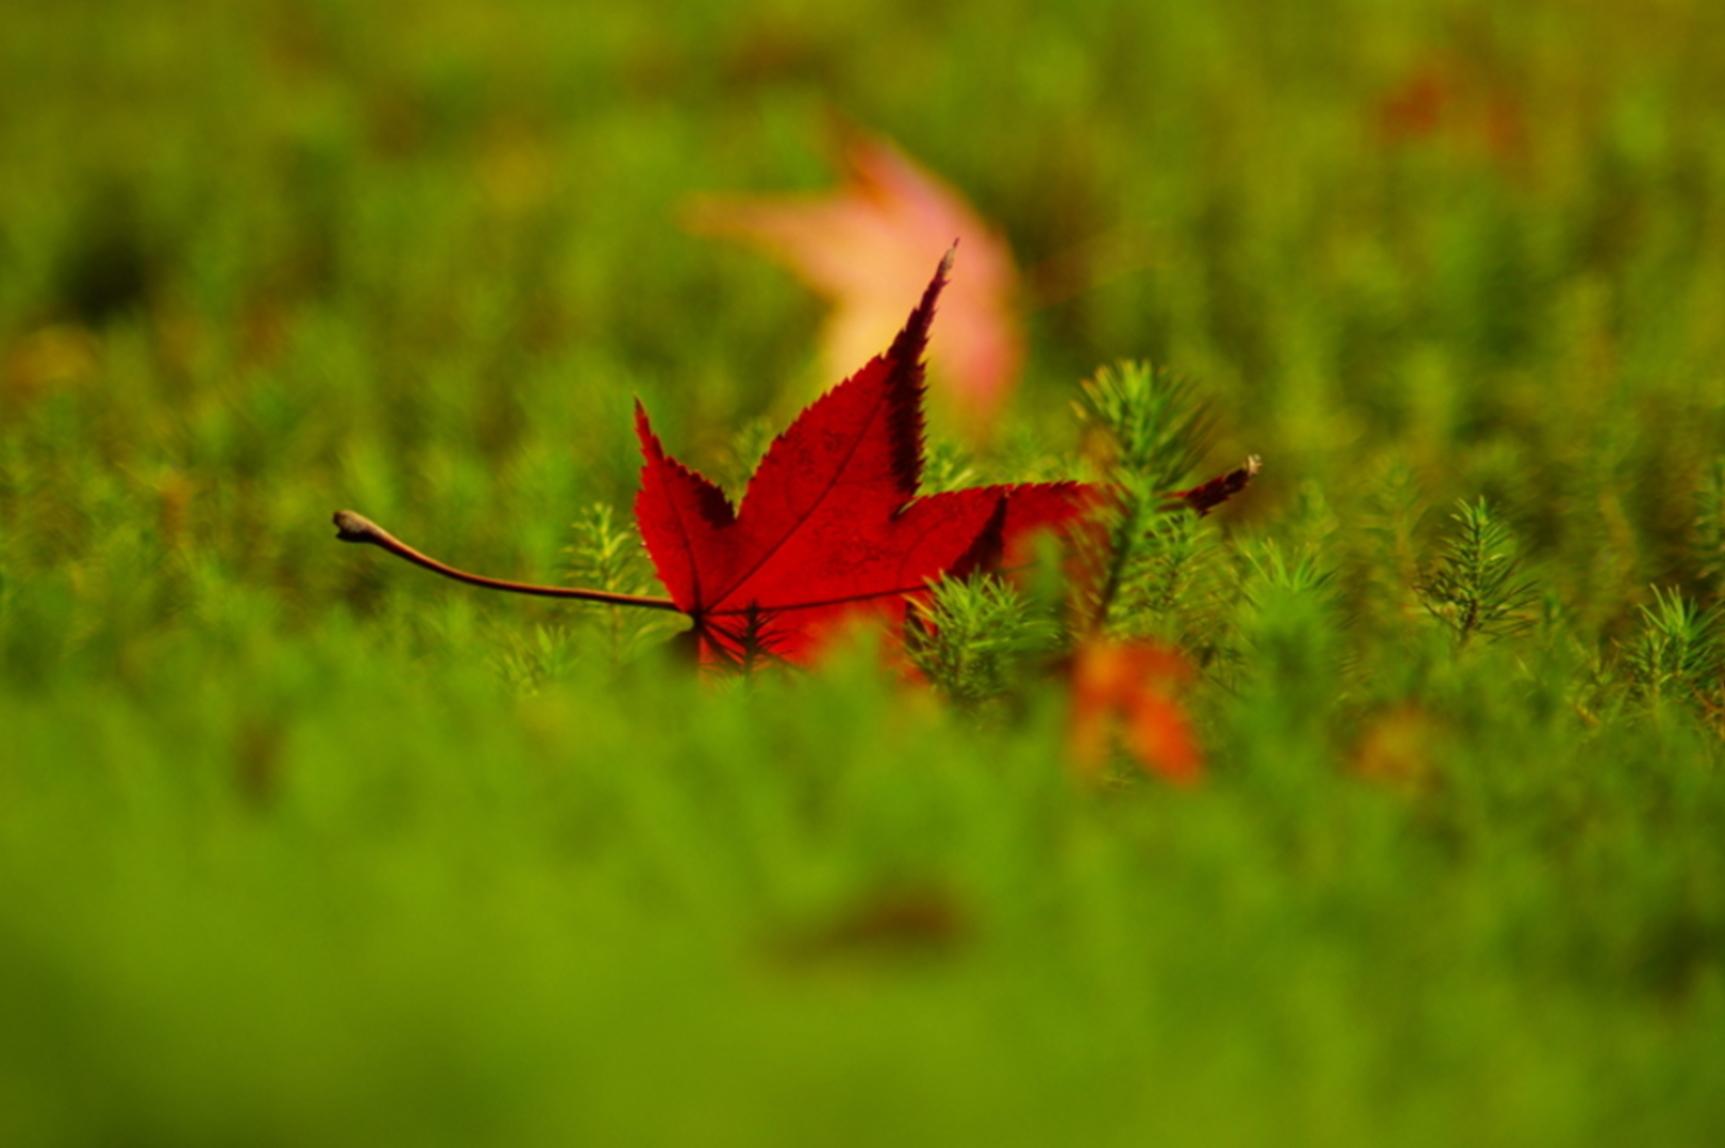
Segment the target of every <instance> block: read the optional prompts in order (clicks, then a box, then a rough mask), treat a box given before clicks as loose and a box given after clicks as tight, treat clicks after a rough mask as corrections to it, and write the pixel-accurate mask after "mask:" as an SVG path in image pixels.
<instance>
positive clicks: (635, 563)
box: [563, 502, 664, 665]
mask: <svg viewBox="0 0 1725 1148" xmlns="http://www.w3.org/2000/svg"><path fill="white" fill-rule="evenodd" d="M570 530H571V532H572V533H573V535H574V541H573V542H571V543H570V544H569V545H568V546H567V547H565V548H564V551H563V553H564V559H565V560H564V572H565V574H566V575H567V577H568V579H569V581H570V582H572V583H573V584H575V585H577V586H588V587H592V588H593V589H596V590H604V591H606V592H607V593H613V594H645V593H648V592H649V591H651V590H652V588H653V585H654V580H653V576H652V571H651V570H650V569H649V567H648V563H647V557H646V554H645V552H644V551H643V550H642V548H641V540H640V538H639V536H637V535H636V533H635V531H634V530H632V529H630V528H629V527H627V526H622V525H619V524H618V522H617V518H616V512H615V511H614V510H613V509H612V508H611V507H610V506H609V505H608V504H606V503H600V502H596V503H593V504H592V505H590V506H588V507H587V508H586V509H585V510H583V511H582V513H581V517H579V518H578V519H576V520H575V522H574V524H573V525H572V526H571V527H570ZM603 610H604V611H605V613H604V619H605V622H604V629H605V641H606V645H607V647H608V650H609V653H610V656H611V662H612V664H613V665H620V664H622V663H623V662H624V661H626V660H627V659H628V657H629V655H630V654H632V653H633V652H634V651H635V650H636V649H637V648H638V647H639V645H640V643H641V639H642V638H643V637H644V636H646V635H647V634H649V633H657V632H660V631H661V630H662V629H663V626H664V619H662V618H658V617H655V616H650V615H649V616H643V611H640V610H625V609H623V608H622V607H620V606H606V607H603Z"/></svg>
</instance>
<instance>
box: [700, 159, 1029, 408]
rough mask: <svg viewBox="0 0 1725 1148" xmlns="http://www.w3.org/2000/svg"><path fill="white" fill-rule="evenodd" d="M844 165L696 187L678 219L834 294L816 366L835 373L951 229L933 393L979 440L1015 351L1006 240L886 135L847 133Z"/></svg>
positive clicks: (892, 310) (919, 275)
mask: <svg viewBox="0 0 1725 1148" xmlns="http://www.w3.org/2000/svg"><path fill="white" fill-rule="evenodd" d="M845 164H846V167H847V169H848V171H847V173H846V180H845V182H844V183H843V184H841V185H839V186H838V187H837V188H835V189H833V190H832V191H830V192H826V193H823V194H819V195H778V196H750V197H728V196H727V197H717V196H714V197H703V198H700V199H698V200H696V201H695V202H693V203H692V204H691V206H690V210H689V214H688V219H687V221H688V225H689V227H690V229H691V230H693V231H696V232H698V233H702V234H710V235H722V236H726V237H730V238H734V239H739V240H742V241H743V242H745V243H748V244H750V245H752V246H755V247H758V248H760V249H761V250H762V251H764V252H765V253H766V254H767V255H769V256H770V257H772V258H773V259H775V260H777V261H778V262H780V263H783V264H784V265H785V266H786V267H788V268H789V269H790V270H791V271H792V272H794V273H795V274H796V275H797V277H798V278H800V279H802V281H803V282H804V283H806V284H808V286H809V287H810V288H811V289H812V290H814V291H815V292H816V293H818V294H820V295H823V296H825V297H826V298H827V299H829V300H831V301H832V303H833V311H832V314H831V316H830V317H829V319H828V321H827V327H826V331H825V333H824V335H823V338H822V357H823V363H822V370H823V372H824V375H825V376H826V377H838V378H842V377H844V376H846V375H848V374H850V373H851V372H852V371H854V370H855V369H856V368H857V367H858V366H860V365H861V364H863V363H865V362H867V361H868V360H869V357H870V356H871V355H873V354H874V352H875V351H876V350H877V349H879V348H880V347H881V346H883V345H885V344H886V343H887V342H889V341H890V340H891V339H892V336H893V333H894V332H895V331H897V330H898V328H899V325H900V324H901V323H902V322H903V321H904V300H905V299H906V298H907V297H908V298H914V297H915V296H916V294H917V292H918V291H920V290H921V288H922V284H923V282H924V280H926V279H927V277H928V268H929V265H930V263H931V262H933V261H937V260H939V259H940V257H941V254H942V253H943V252H945V251H946V250H947V249H948V248H949V247H951V246H952V244H953V241H954V240H957V241H958V266H957V269H956V272H955V274H954V275H953V279H952V285H951V287H949V288H948V290H947V293H946V297H945V298H944V299H943V300H942V302H941V321H940V324H939V326H938V327H937V328H936V329H935V332H934V336H933V339H932V340H931V342H930V344H929V352H928V357H929V366H930V377H931V381H932V383H933V386H932V387H931V392H932V393H933V394H934V395H935V397H936V402H937V403H938V404H940V405H943V406H945V407H946V408H947V409H948V411H949V413H950V414H952V415H953V416H954V418H955V422H956V424H957V426H958V427H959V428H960V429H961V430H963V431H964V432H965V433H966V434H967V435H969V436H970V437H971V438H973V439H975V440H978V441H980V440H983V439H986V438H987V437H988V434H989V432H990V430H991V429H992V428H993V425H994V422H995V419H996V418H997V417H998V415H999V413H1000V411H1001V408H1002V407H1003V406H1004V405H1005V403H1006V401H1007V399H1008V398H1010V397H1011V394H1012V388H1013V385H1014V384H1015V383H1016V382H1017V379H1018V372H1019V368H1020V366H1021V365H1022V363H1023V360H1024V336H1023V332H1022V330H1021V326H1020V318H1019V315H1020V310H1019V306H1020V305H1019V275H1018V268H1017V267H1016V266H1015V264H1014V263H1013V259H1012V252H1011V250H1010V249H1009V248H1008V247H1007V245H1006V241H1005V240H1004V239H1003V238H1002V237H1001V235H1000V233H999V232H997V231H996V230H995V229H994V228H992V227H990V226H989V225H988V224H987V223H986V222H984V221H983V219H982V218H981V216H979V215H978V214H977V213H976V211H975V209H973V208H972V207H971V206H970V205H969V204H968V203H966V202H965V200H964V198H963V197H962V196H961V195H959V193H958V192H957V191H955V190H954V189H953V188H952V187H950V186H949V185H948V184H946V183H944V182H943V181H941V180H940V179H938V178H936V177H935V176H933V175H931V174H930V173H928V172H927V171H925V170H923V169H922V168H921V167H918V166H917V165H916V164H915V163H913V162H911V160H910V159H908V158H907V157H906V156H905V155H904V154H903V153H902V152H900V151H899V150H898V149H897V148H895V147H894V146H892V145H891V144H889V143H887V142H886V141H884V140H881V139H877V138H873V137H868V136H863V135H856V136H855V137H853V138H852V139H851V141H850V143H849V145H848V147H847V148H846V152H845Z"/></svg>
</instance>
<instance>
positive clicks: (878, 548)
mask: <svg viewBox="0 0 1725 1148" xmlns="http://www.w3.org/2000/svg"><path fill="white" fill-rule="evenodd" d="M951 259H952V253H951V252H950V251H949V252H948V254H947V258H946V259H945V260H943V261H942V262H941V264H940V268H939V269H938V270H937V271H936V272H935V276H934V279H933V280H932V281H931V282H930V283H929V284H928V287H927V289H926V290H925V291H924V292H923V295H922V300H921V302H920V303H919V304H918V305H917V307H916V309H915V310H913V311H912V312H911V314H910V318H909V320H908V321H907V322H906V323H905V325H904V328H903V330H901V331H900V332H899V334H898V337H897V338H896V339H894V340H893V343H892V346H891V348H890V349H889V350H888V351H887V352H886V353H885V354H884V355H879V356H876V357H875V358H874V359H872V360H871V361H870V362H869V363H868V365H867V366H865V367H863V369H862V370H860V371H858V372H857V373H856V374H854V375H852V376H851V377H850V378H849V379H847V380H846V381H845V382H843V383H841V384H839V385H838V386H837V387H834V388H833V389H832V390H831V391H829V392H827V394H826V395H824V396H823V397H822V398H820V399H819V400H817V401H816V402H815V403H814V404H813V405H811V406H810V407H809V408H808V409H807V410H805V411H804V412H803V413H802V414H801V415H800V416H799V417H798V418H797V419H796V421H795V422H793V423H792V424H791V426H790V428H789V429H787V430H786V431H785V432H784V433H783V434H782V435H780V436H779V437H778V438H777V439H776V440H774V442H773V444H772V446H771V447H770V448H768V450H767V453H766V456H765V457H764V458H763V459H762V460H761V464H760V466H759V467H758V468H757V469H756V470H755V473H754V475H753V477H752V478H751V479H750V480H749V485H748V489H747V491H746V492H745V494H744V496H743V499H742V502H741V504H740V505H739V506H737V507H735V508H733V507H732V505H731V503H730V501H729V500H728V499H726V497H725V495H724V493H723V492H722V491H721V490H720V489H719V487H718V486H716V485H714V484H713V483H712V482H711V481H709V480H708V479H706V478H704V477H702V476H701V475H700V474H698V473H696V472H695V471H693V470H691V469H689V468H688V467H686V466H684V465H683V464H682V463H680V462H678V461H677V460H675V459H673V458H671V457H670V456H669V455H667V454H666V453H665V450H664V447H663V446H662V445H661V444H660V442H659V439H658V437H657V436H656V435H655V434H654V433H653V429H652V427H651V425H650V424H649V422H648V418H647V412H646V410H645V409H644V408H642V407H640V406H639V405H637V407H636V429H637V431H638V433H639V435H640V439H641V450H642V453H643V454H644V455H645V457H646V463H645V465H644V466H643V467H642V471H641V490H640V493H639V494H638V495H637V497H636V500H635V519H636V523H637V524H638V526H639V527H640V530H641V537H642V539H643V540H644V541H645V542H646V544H647V552H648V554H649V555H650V556H651V557H652V559H653V565H654V567H655V568H656V569H657V571H658V573H659V578H660V581H662V582H663V583H664V584H665V588H666V589H667V590H668V591H669V592H670V597H671V601H672V602H673V603H675V605H676V608H677V609H678V610H680V611H682V612H683V613H685V614H687V615H688V616H689V617H690V618H691V619H692V620H693V622H694V626H693V628H692V630H691V635H692V640H693V641H694V642H695V643H696V645H697V647H698V650H699V655H700V660H701V661H702V662H703V663H708V664H735V665H748V664H751V663H752V662H753V661H755V660H757V659H760V658H763V657H764V658H774V659H782V660H787V661H793V662H801V661H806V660H807V659H808V658H809V656H810V655H811V653H812V652H813V651H814V650H815V649H816V648H817V647H818V646H819V644H820V642H821V641H822V639H823V637H824V636H825V635H826V634H827V633H828V632H830V631H831V630H832V629H833V628H834V626H835V625H836V624H837V623H839V622H840V621H842V620H844V619H846V618H849V617H853V616H856V615H858V614H872V615H875V616H878V617H880V618H883V619H885V620H886V621H887V622H889V623H898V622H902V620H903V618H904V613H905V608H906V604H907V599H908V598H910V597H911V596H914V595H917V594H922V593H926V591H927V588H928V582H929V580H930V579H932V578H936V577H939V576H941V575H943V574H944V575H954V576H962V575H964V574H967V573H970V572H972V571H975V570H979V569H990V568H996V567H998V566H999V565H1000V564H1001V562H1002V561H1003V560H1004V559H1005V558H1006V557H1007V556H1008V555H1009V554H1011V553H1013V552H1014V550H1015V547H1014V544H1015V543H1016V542H1018V541H1020V540H1022V539H1024V538H1026V537H1027V536H1028V535H1030V534H1031V533H1033V532H1034V531H1036V530H1038V529H1041V528H1059V527H1063V526H1066V525H1069V524H1071V523H1073V522H1074V521H1076V520H1077V519H1078V518H1079V517H1080V515H1081V514H1082V512H1083V511H1084V510H1085V509H1086V508H1087V507H1088V506H1089V505H1090V504H1091V502H1092V500H1093V496H1092V492H1091V488H1090V487H1088V486H1085V485H1083V484H1079V483H1071V482H1062V483H1036V484H1026V485H1016V486H988V487H976V488H972V489H969V490H959V491H951V492H947V493H942V494H934V495H929V496H926V497H921V498H919V497H917V487H918V483H919V481H920V478H921V475H922V463H923V458H922V445H923V413H922V400H923V366H922V362H921V358H922V354H923V350H924V347H925V345H926V343H927V340H928V333H929V327H930V324H931V322H932V320H933V318H934V308H935V301H936V300H937V299H938V298H939V296H940V294H941V290H942V288H943V287H944V286H945V285H946V274H947V271H948V269H949V267H950V264H951Z"/></svg>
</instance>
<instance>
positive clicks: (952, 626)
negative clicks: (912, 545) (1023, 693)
mask: <svg viewBox="0 0 1725 1148" xmlns="http://www.w3.org/2000/svg"><path fill="white" fill-rule="evenodd" d="M906 633H907V642H906V646H907V648H908V650H909V652H910V656H911V660H912V661H913V662H914V663H915V664H916V666H917V668H918V669H920V670H921V671H922V672H923V673H924V674H927V675H928V678H929V680H930V681H931V682H933V683H934V684H935V685H936V686H937V687H939V688H940V690H941V691H942V692H943V693H945V694H946V695H947V696H948V697H950V698H951V699H952V700H953V701H954V702H956V703H958V704H959V705H960V706H962V707H964V708H966V709H973V710H974V709H976V708H979V707H981V706H983V705H986V704H987V703H989V702H991V701H994V700H996V699H998V698H999V697H1001V696H1002V695H1004V694H1005V693H1006V692H1007V691H1008V690H1010V689H1011V688H1012V685H1013V683H1014V680H1015V679H1016V677H1017V675H1018V672H1019V670H1020V669H1021V668H1022V667H1023V665H1024V664H1025V663H1026V662H1027V661H1028V660H1029V659H1031V658H1033V657H1035V656H1036V655H1038V654H1043V653H1047V652H1048V651H1049V650H1051V649H1052V648H1053V647H1054V644H1055V642H1056V640H1057V639H1058V637H1059V629H1058V627H1057V626H1056V625H1055V623H1054V621H1053V619H1052V618H1050V617H1047V616H1045V615H1042V614H1039V613H1038V612H1037V611H1036V610H1035V609H1034V608H1033V607H1032V606H1031V604H1030V603H1029V602H1028V601H1027V600H1026V599H1025V597H1024V595H1022V594H1021V593H1019V591H1018V589H1017V588H1016V587H1014V586H1013V585H1012V584H1011V583H1009V582H1006V581H1003V580H1001V579H1000V578H997V577H994V576H991V575H977V576H975V577H971V578H944V579H941V580H939V581H937V582H935V583H934V584H933V585H932V586H931V587H930V593H929V595H928V597H927V598H926V599H917V600H913V601H912V603H911V618H910V623H909V625H908V626H907V628H906Z"/></svg>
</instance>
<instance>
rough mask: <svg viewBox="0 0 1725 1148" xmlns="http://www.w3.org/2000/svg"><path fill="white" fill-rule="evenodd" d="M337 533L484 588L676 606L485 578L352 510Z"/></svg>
mask: <svg viewBox="0 0 1725 1148" xmlns="http://www.w3.org/2000/svg"><path fill="white" fill-rule="evenodd" d="M334 521H335V528H336V535H335V536H336V537H337V538H339V539H341V540H342V541H343V542H366V543H370V544H371V545H373V546H376V547H378V548H379V549H382V550H387V551H389V552H390V553H391V554H393V555H395V556H396V557H397V558H404V559H406V560H407V561H409V562H411V563H413V564H414V565H415V566H423V567H424V568H425V569H427V570H429V571H431V572H432V573H433V574H441V575H443V576H444V577H445V578H453V579H455V580H456V581H457V582H465V583H467V584H468V585H469V586H481V587H483V588H485V589H487V590H502V591H504V592H506V593H509V594H533V595H536V596H538V597H540V598H573V599H576V600H577V601H581V602H604V603H607V604H609V605H612V606H641V607H643V608H645V609H648V610H676V609H677V604H676V603H675V602H673V601H671V599H669V598H649V597H645V596H643V595H640V594H616V593H612V592H611V591H609V590H581V589H575V588H571V587H568V586H536V585H534V584H533V583H531V582H507V581H505V580H503V579H501V578H487V577H485V576H484V575H483V574H469V573H467V572H466V571H465V570H457V569H456V568H455V567H453V566H447V565H445V564H443V563H442V562H439V561H438V560H437V559H435V558H432V557H430V556H429V555H426V554H421V553H420V552H419V551H417V550H415V549H414V548H413V547H411V546H409V545H408V544H407V543H405V542H403V541H401V540H400V539H399V538H397V537H395V535H393V534H391V533H390V532H389V531H387V530H385V529H384V528H383V527H381V526H379V525H378V524H377V523H375V522H373V521H372V520H371V519H369V518H367V517H365V516H364V515H363V514H355V513H354V512H353V511H351V510H338V511H336V512H335V519H334Z"/></svg>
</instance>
